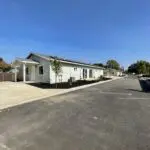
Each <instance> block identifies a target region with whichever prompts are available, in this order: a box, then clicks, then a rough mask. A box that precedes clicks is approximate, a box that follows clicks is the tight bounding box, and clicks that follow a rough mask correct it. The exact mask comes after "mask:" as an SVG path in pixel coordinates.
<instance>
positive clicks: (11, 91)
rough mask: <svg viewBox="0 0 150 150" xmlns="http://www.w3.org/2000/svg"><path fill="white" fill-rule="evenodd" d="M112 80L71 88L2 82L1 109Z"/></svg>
mask: <svg viewBox="0 0 150 150" xmlns="http://www.w3.org/2000/svg"><path fill="white" fill-rule="evenodd" d="M116 79H119V77H114V78H113V79H112V80H116ZM112 80H107V81H101V82H97V83H93V84H88V85H83V86H79V87H74V88H71V89H41V88H38V87H34V86H31V85H28V84H24V83H22V82H20V83H19V82H17V83H15V82H0V110H1V109H5V108H8V107H13V106H16V105H21V104H24V103H29V102H32V101H36V100H41V99H43V98H47V97H51V96H56V95H61V94H65V93H68V92H72V91H76V90H80V89H84V88H87V87H90V86H94V85H98V84H102V83H106V82H110V81H112Z"/></svg>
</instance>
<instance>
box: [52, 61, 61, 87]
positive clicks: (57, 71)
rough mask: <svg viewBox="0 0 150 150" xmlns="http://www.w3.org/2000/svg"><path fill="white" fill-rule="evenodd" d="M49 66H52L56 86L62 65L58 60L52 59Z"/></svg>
mask: <svg viewBox="0 0 150 150" xmlns="http://www.w3.org/2000/svg"><path fill="white" fill-rule="evenodd" d="M51 66H52V70H53V71H54V72H55V84H56V88H57V78H58V75H59V74H60V73H61V72H62V65H61V63H60V61H58V60H56V59H54V60H53V61H51Z"/></svg>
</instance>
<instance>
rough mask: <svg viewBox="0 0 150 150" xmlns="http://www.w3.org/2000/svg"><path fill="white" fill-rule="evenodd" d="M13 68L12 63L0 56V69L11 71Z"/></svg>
mask: <svg viewBox="0 0 150 150" xmlns="http://www.w3.org/2000/svg"><path fill="white" fill-rule="evenodd" d="M10 69H11V65H9V64H7V63H6V62H5V61H4V60H3V59H2V58H0V70H2V71H3V72H6V71H9V70H10Z"/></svg>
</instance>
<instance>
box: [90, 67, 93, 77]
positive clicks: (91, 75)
mask: <svg viewBox="0 0 150 150" xmlns="http://www.w3.org/2000/svg"><path fill="white" fill-rule="evenodd" d="M89 78H93V70H92V69H90V70H89Z"/></svg>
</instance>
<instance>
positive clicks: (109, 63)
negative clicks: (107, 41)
mask: <svg viewBox="0 0 150 150" xmlns="http://www.w3.org/2000/svg"><path fill="white" fill-rule="evenodd" d="M106 65H107V68H111V69H116V70H120V65H119V63H118V62H117V61H116V60H113V59H112V60H108V61H107V63H106Z"/></svg>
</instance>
